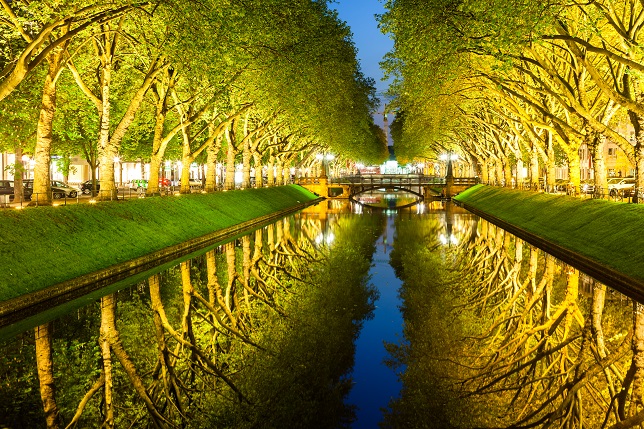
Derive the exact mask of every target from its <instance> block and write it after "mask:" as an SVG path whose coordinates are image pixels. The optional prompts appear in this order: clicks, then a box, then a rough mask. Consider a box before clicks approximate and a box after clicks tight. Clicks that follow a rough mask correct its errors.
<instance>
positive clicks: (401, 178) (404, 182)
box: [297, 174, 478, 198]
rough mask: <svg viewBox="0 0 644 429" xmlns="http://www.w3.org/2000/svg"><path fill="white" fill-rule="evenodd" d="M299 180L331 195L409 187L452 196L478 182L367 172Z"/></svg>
mask: <svg viewBox="0 0 644 429" xmlns="http://www.w3.org/2000/svg"><path fill="white" fill-rule="evenodd" d="M297 183H298V184H300V185H302V186H304V187H305V188H307V189H309V190H311V191H313V192H315V193H317V194H319V195H321V196H324V197H330V198H351V197H353V196H355V195H357V194H360V193H362V192H368V191H370V190H374V189H391V190H396V191H408V192H410V193H413V194H416V195H419V196H420V197H421V198H428V197H431V196H445V197H451V196H453V195H456V194H458V193H459V192H463V191H464V190H465V189H467V188H469V187H471V186H474V185H475V184H477V183H478V180H477V179H476V178H472V177H449V176H448V177H437V176H425V175H423V174H364V175H356V176H342V177H334V178H332V179H327V178H326V177H319V178H308V177H307V178H304V177H303V178H300V179H298V182H297Z"/></svg>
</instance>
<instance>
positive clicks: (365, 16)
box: [329, 0, 393, 125]
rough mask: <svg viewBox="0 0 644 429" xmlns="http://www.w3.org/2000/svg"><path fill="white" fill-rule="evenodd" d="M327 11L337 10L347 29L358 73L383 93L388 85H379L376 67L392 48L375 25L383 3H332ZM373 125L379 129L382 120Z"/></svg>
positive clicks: (366, 0) (344, 0)
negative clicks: (351, 37)
mask: <svg viewBox="0 0 644 429" xmlns="http://www.w3.org/2000/svg"><path fill="white" fill-rule="evenodd" d="M329 8H330V9H335V10H337V11H338V15H339V17H340V19H341V20H343V21H345V22H346V23H347V24H348V25H349V26H350V27H351V31H352V32H353V41H354V43H355V45H356V48H358V59H359V60H360V64H361V67H362V72H363V73H364V75H365V76H368V77H372V78H374V79H375V80H376V88H377V89H378V92H379V93H382V92H384V91H385V90H386V89H387V86H388V83H387V82H383V81H382V77H383V73H382V71H381V70H380V66H379V64H378V63H380V61H382V59H383V57H384V55H385V54H386V53H387V52H389V51H390V50H391V49H392V48H393V41H392V40H391V39H389V37H387V36H386V35H384V34H382V33H381V32H380V29H379V28H378V22H377V21H376V17H375V15H376V14H382V13H384V12H385V8H384V6H383V3H382V2H381V1H380V0H336V1H335V2H334V3H330V5H329ZM380 98H381V99H382V97H380ZM376 123H378V124H380V125H382V119H381V118H376Z"/></svg>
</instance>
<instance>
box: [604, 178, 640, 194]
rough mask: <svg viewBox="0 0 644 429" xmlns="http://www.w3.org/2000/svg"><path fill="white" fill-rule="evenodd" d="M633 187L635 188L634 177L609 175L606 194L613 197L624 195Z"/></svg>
mask: <svg viewBox="0 0 644 429" xmlns="http://www.w3.org/2000/svg"><path fill="white" fill-rule="evenodd" d="M633 188H635V178H634V177H611V178H610V179H608V194H609V195H610V196H611V197H613V198H615V197H620V198H621V197H624V195H625V194H626V193H628V192H629V190H631V189H633Z"/></svg>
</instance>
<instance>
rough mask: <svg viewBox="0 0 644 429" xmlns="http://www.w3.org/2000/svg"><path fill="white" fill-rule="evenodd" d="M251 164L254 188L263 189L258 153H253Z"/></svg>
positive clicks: (260, 157)
mask: <svg viewBox="0 0 644 429" xmlns="http://www.w3.org/2000/svg"><path fill="white" fill-rule="evenodd" d="M253 163H254V164H255V187H256V188H263V187H264V175H263V174H262V156H261V155H260V153H259V152H255V153H253Z"/></svg>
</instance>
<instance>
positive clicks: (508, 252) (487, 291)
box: [0, 201, 644, 429]
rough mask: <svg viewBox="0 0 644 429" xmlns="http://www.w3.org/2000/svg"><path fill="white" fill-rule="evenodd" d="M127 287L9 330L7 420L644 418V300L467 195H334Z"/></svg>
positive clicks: (402, 423)
mask: <svg viewBox="0 0 644 429" xmlns="http://www.w3.org/2000/svg"><path fill="white" fill-rule="evenodd" d="M108 292H109V293H108V294H106V295H105V296H103V297H100V298H92V299H91V300H88V301H87V302H86V303H85V304H84V305H83V306H77V307H75V308H69V307H66V308H65V310H64V312H61V313H64V314H61V315H59V317H57V318H51V317H49V316H47V317H45V316H43V317H41V318H40V319H39V321H38V323H39V324H38V326H35V327H34V326H30V325H28V324H25V325H24V332H20V333H17V334H15V335H14V333H15V332H17V331H19V329H13V330H11V332H12V335H10V336H5V337H4V338H2V340H1V341H2V342H1V344H0V345H1V346H2V348H1V349H0V427H1V428H5V427H7V428H34V427H46V422H49V423H50V427H54V425H55V424H58V426H59V427H67V426H68V425H71V426H70V427H73V426H74V425H75V426H76V427H100V426H101V425H105V426H107V427H111V426H113V427H155V426H156V427H190V428H193V427H194V428H339V427H345V428H354V429H358V428H377V427H385V428H471V427H480V428H510V427H513V428H514V427H550V428H564V427H565V428H583V427H593V428H594V427H597V428H599V427H631V426H632V425H634V424H639V422H641V421H643V420H644V412H643V411H642V410H643V406H642V393H641V392H642V391H644V367H643V364H641V363H640V362H644V348H642V347H639V346H637V345H638V344H641V343H644V316H643V314H644V312H643V311H642V309H641V306H640V305H639V304H634V303H633V302H632V301H631V300H630V299H629V298H627V297H625V296H623V295H621V294H619V293H617V292H614V291H612V290H610V289H608V288H606V287H605V286H604V285H601V284H599V283H598V282H596V281H595V280H593V279H592V278H589V277H587V276H585V275H584V274H583V273H580V272H579V271H577V270H576V269H574V268H573V267H570V266H567V265H565V264H563V263H561V262H559V261H557V260H555V259H554V258H552V257H551V256H549V255H547V254H546V253H544V252H543V251H541V250H540V249H537V248H535V247H533V246H530V245H529V244H527V243H525V242H523V241H522V240H521V239H518V238H516V237H514V236H512V235H511V234H509V233H507V232H505V231H503V230H502V229H500V228H498V227H496V226H494V225H492V224H490V223H488V222H486V221H483V220H481V219H479V218H478V217H476V216H474V215H472V214H470V213H468V212H466V211H464V210H462V209H460V208H458V207H455V206H454V205H452V204H450V203H445V202H440V201H436V202H432V203H428V204H425V205H419V206H415V207H412V208H408V209H405V210H401V211H397V212H393V211H391V212H388V211H374V212H368V210H367V209H366V208H365V207H364V206H361V205H351V204H349V203H348V202H346V201H345V202H340V201H327V202H324V203H322V204H319V205H317V206H314V207H310V208H308V209H306V210H304V211H302V212H300V213H298V214H296V215H294V216H290V217H287V218H285V219H283V220H281V221H279V222H276V223H275V224H272V225H269V226H267V227H265V228H261V229H258V230H256V231H251V232H249V234H247V235H245V236H243V237H239V238H237V239H235V240H234V241H232V242H230V243H226V244H222V245H219V246H214V247H211V248H207V249H203V251H202V252H200V254H199V255H197V256H196V257H194V258H192V259H190V260H185V261H179V262H177V264H175V265H173V266H170V267H163V269H161V268H160V269H159V270H158V272H153V273H150V274H149V276H147V277H146V278H142V279H141V278H137V279H134V280H133V284H132V285H131V287H128V288H122V289H120V290H118V291H117V290H109V291H108ZM50 319H51V320H50ZM21 326H22V325H21ZM633 344H635V345H636V346H635V347H633V346H632V345H633ZM625 422H629V423H628V424H626V423H625ZM618 424H619V426H616V425H618Z"/></svg>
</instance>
